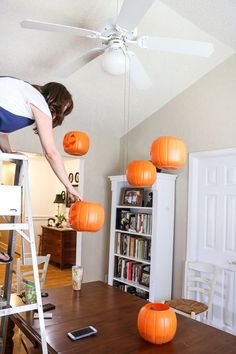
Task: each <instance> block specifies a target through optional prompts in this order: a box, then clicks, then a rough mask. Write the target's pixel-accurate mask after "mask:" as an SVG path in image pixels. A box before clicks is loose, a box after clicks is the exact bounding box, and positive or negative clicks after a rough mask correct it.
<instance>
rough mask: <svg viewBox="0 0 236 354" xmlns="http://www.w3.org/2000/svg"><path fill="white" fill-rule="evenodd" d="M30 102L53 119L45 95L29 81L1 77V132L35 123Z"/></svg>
mask: <svg viewBox="0 0 236 354" xmlns="http://www.w3.org/2000/svg"><path fill="white" fill-rule="evenodd" d="M30 103H31V104H33V105H34V106H35V107H37V108H38V109H39V110H40V111H42V112H43V113H45V114H46V115H47V116H48V117H49V119H52V115H51V112H50V110H49V107H48V105H47V102H46V101H45V98H44V97H43V95H42V94H41V93H40V92H39V91H38V90H37V89H35V88H34V87H33V86H32V85H30V84H29V83H27V82H25V81H23V80H18V79H15V78H11V77H0V132H5V133H10V132H13V131H15V130H18V129H21V128H24V127H26V126H28V125H31V124H33V123H34V116H33V113H32V110H31V107H30Z"/></svg>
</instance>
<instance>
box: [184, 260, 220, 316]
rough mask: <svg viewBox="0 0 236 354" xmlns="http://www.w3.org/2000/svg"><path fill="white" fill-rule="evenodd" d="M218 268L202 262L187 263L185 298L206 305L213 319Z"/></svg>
mask: <svg viewBox="0 0 236 354" xmlns="http://www.w3.org/2000/svg"><path fill="white" fill-rule="evenodd" d="M217 274H218V267H217V266H215V265H213V264H209V263H202V262H190V261H186V262H185V280H184V294H183V295H184V298H186V299H193V300H197V301H200V302H203V303H205V304H206V305H207V306H208V317H211V310H212V301H213V294H214V291H215V286H216V278H217Z"/></svg>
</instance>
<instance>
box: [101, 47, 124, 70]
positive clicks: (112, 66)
mask: <svg viewBox="0 0 236 354" xmlns="http://www.w3.org/2000/svg"><path fill="white" fill-rule="evenodd" d="M102 68H103V70H104V71H105V72H107V73H108V74H111V75H123V74H124V73H125V71H126V70H127V71H128V69H129V59H128V57H126V56H125V54H124V52H123V51H122V50H121V49H120V48H112V49H108V50H107V51H106V53H105V54H104V56H103V61H102Z"/></svg>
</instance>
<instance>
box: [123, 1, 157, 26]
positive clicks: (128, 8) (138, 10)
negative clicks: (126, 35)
mask: <svg viewBox="0 0 236 354" xmlns="http://www.w3.org/2000/svg"><path fill="white" fill-rule="evenodd" d="M153 2H154V0H138V1H137V0H124V2H123V5H122V7H121V10H120V13H119V15H118V17H117V21H116V23H117V25H118V26H119V27H121V28H124V29H126V30H128V31H132V30H133V29H134V28H135V27H137V25H138V23H139V21H140V20H141V18H142V17H143V16H144V15H145V13H146V12H147V10H148V9H149V8H150V6H151V5H152V3H153Z"/></svg>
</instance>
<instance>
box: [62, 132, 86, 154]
mask: <svg viewBox="0 0 236 354" xmlns="http://www.w3.org/2000/svg"><path fill="white" fill-rule="evenodd" d="M63 147H64V151H65V152H66V153H67V154H70V155H78V156H82V155H85V154H86V153H87V152H88V149H89V137H88V135H87V134H86V133H84V132H80V131H71V132H68V133H67V134H65V136H64V139H63Z"/></svg>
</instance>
